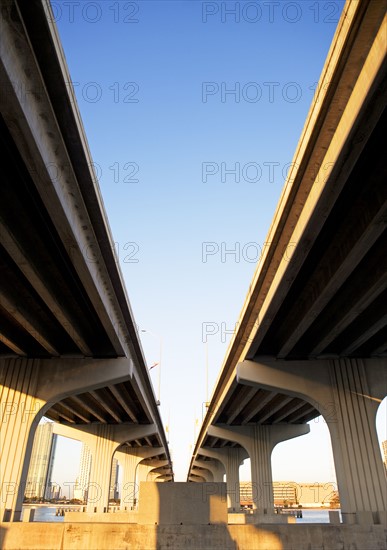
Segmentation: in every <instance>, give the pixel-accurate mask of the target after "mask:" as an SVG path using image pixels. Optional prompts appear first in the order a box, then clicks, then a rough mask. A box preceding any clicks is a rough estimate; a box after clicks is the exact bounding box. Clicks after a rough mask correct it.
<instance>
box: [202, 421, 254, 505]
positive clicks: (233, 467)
mask: <svg viewBox="0 0 387 550" xmlns="http://www.w3.org/2000/svg"><path fill="white" fill-rule="evenodd" d="M211 428H212V426H211ZM200 454H202V455H204V456H208V457H210V458H215V459H216V460H219V462H221V463H222V464H223V466H224V469H225V472H226V482H227V507H228V511H229V512H239V509H240V486H239V466H240V465H241V464H242V463H243V461H244V460H245V459H246V458H247V457H248V454H247V452H246V451H245V449H241V448H239V447H228V448H219V449H217V448H216V449H213V448H211V449H210V448H205V447H204V448H202V449H201V450H200Z"/></svg>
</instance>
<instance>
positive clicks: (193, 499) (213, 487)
mask: <svg viewBox="0 0 387 550" xmlns="http://www.w3.org/2000/svg"><path fill="white" fill-rule="evenodd" d="M226 495H227V493H226V484H225V483H223V482H220V483H214V482H212V483H185V482H175V483H157V482H149V481H147V482H142V483H140V498H139V510H138V523H139V524H143V525H155V524H158V525H180V524H182V525H208V524H209V523H211V524H214V523H223V524H227V496H226Z"/></svg>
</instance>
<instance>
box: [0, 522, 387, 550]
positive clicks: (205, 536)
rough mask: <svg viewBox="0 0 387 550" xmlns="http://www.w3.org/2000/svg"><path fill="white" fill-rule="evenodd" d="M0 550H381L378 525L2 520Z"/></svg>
mask: <svg viewBox="0 0 387 550" xmlns="http://www.w3.org/2000/svg"><path fill="white" fill-rule="evenodd" d="M0 533H1V534H0V547H1V548H2V549H3V550H16V549H17V550H128V549H129V548H130V550H156V549H157V550H171V549H172V548H173V550H187V548H194V549H195V550H212V549H214V550H215V549H218V548H222V550H237V549H243V550H310V549H311V548H313V550H328V549H329V550H334V549H339V548H340V550H353V549H356V550H386V549H387V544H386V530H385V529H384V528H383V527H382V526H381V525H373V526H369V527H363V526H361V525H351V526H349V525H340V526H334V525H329V524H326V525H322V524H319V525H312V524H302V525H259V526H258V525H229V526H227V525H164V526H161V525H122V524H113V525H108V524H98V523H92V524H91V523H89V524H86V523H84V524H80V523H65V524H64V523H8V524H7V525H2V526H1V527H0Z"/></svg>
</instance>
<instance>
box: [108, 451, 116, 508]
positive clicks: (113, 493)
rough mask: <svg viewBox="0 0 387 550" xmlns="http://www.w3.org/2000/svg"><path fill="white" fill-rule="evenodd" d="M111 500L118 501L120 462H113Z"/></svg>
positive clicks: (114, 460)
mask: <svg viewBox="0 0 387 550" xmlns="http://www.w3.org/2000/svg"><path fill="white" fill-rule="evenodd" d="M109 487H110V490H109V499H114V500H116V499H118V460H117V459H116V458H113V460H112V472H111V474H110V486H109Z"/></svg>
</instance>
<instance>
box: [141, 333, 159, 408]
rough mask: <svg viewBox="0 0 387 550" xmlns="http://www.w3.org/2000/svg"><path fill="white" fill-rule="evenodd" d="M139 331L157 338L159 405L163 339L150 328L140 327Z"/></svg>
mask: <svg viewBox="0 0 387 550" xmlns="http://www.w3.org/2000/svg"><path fill="white" fill-rule="evenodd" d="M141 332H146V333H148V334H150V335H151V336H153V337H154V338H157V340H158V341H159V343H160V349H159V364H158V368H159V371H158V377H157V400H158V403H157V404H158V405H160V387H161V357H162V352H163V339H162V338H161V336H159V335H158V334H155V333H153V332H151V331H150V330H145V329H142V330H141Z"/></svg>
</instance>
